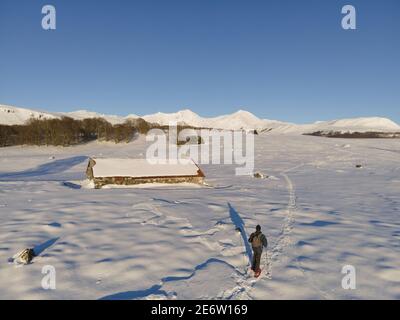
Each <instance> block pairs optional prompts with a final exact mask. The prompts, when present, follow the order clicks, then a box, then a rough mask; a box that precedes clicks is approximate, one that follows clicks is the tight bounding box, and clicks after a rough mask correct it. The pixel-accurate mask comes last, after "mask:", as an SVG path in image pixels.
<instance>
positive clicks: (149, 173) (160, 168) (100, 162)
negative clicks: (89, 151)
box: [93, 158, 203, 178]
mask: <svg viewBox="0 0 400 320" xmlns="http://www.w3.org/2000/svg"><path fill="white" fill-rule="evenodd" d="M93 160H94V161H95V162H96V164H95V165H94V166H93V176H94V177H137V178H144V177H146V178H147V177H177V176H198V175H203V173H202V172H201V170H200V168H199V167H198V166H197V165H196V164H195V163H194V162H193V161H191V160H190V161H188V163H185V164H180V163H178V164H169V163H167V164H151V163H150V162H148V161H147V160H146V159H116V158H112V159H111V158H107V159H104V158H99V159H97V158H95V159H93Z"/></svg>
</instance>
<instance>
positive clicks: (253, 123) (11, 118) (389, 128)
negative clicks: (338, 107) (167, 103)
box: [0, 105, 400, 134]
mask: <svg viewBox="0 0 400 320" xmlns="http://www.w3.org/2000/svg"><path fill="white" fill-rule="evenodd" d="M62 116H68V117H71V118H74V119H85V118H97V117H100V118H104V119H106V120H107V121H109V122H110V123H112V124H118V123H123V122H124V121H126V120H128V119H135V118H139V116H137V115H135V114H131V115H128V116H126V117H122V116H115V115H105V114H99V113H96V112H91V111H85V110H80V111H75V112H68V113H54V112H42V111H34V110H30V109H23V108H17V107H12V106H6V105H0V124H4V125H14V124H23V123H25V122H26V121H27V120H29V119H30V118H36V119H54V118H60V117H62ZM142 118H143V119H144V120H146V121H148V122H151V123H157V124H160V125H168V124H170V123H171V122H175V123H178V124H186V125H189V126H193V127H198V128H215V129H225V130H240V129H243V130H249V129H257V130H259V131H264V132H268V133H269V134H304V133H313V132H317V131H322V132H331V131H336V132H356V131H357V132H368V131H375V132H400V126H399V125H398V124H397V123H395V122H393V121H392V120H390V119H387V118H379V117H367V118H354V119H341V120H333V121H318V122H315V123H312V124H301V125H299V124H293V123H287V122H281V121H276V120H267V119H260V118H258V117H256V116H255V115H253V114H252V113H250V112H247V111H243V110H240V111H238V112H235V113H233V114H229V115H223V116H219V117H214V118H204V117H201V116H199V115H198V114H196V113H194V112H193V111H191V110H188V109H186V110H182V111H179V112H176V113H160V112H159V113H155V114H151V115H145V116H143V117H142Z"/></svg>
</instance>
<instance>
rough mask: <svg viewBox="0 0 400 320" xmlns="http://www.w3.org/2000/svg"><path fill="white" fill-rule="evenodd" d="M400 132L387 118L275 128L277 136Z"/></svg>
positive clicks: (396, 125) (323, 122)
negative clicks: (318, 133) (321, 133)
mask: <svg viewBox="0 0 400 320" xmlns="http://www.w3.org/2000/svg"><path fill="white" fill-rule="evenodd" d="M318 131H320V132H400V126H399V125H398V124H397V123H395V122H393V121H392V120H390V119H387V118H380V117H367V118H353V119H341V120H332V121H318V122H315V123H312V124H302V125H298V124H286V125H281V126H279V127H277V128H274V129H273V130H272V131H271V133H275V134H278V133H280V134H304V133H313V132H318Z"/></svg>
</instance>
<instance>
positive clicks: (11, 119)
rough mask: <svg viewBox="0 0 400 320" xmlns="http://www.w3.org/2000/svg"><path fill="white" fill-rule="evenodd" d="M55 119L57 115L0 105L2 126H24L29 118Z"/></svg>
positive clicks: (0, 122)
mask: <svg viewBox="0 0 400 320" xmlns="http://www.w3.org/2000/svg"><path fill="white" fill-rule="evenodd" d="M57 117H58V116H57V115H54V114H52V113H49V112H41V111H34V110H29V109H23V108H16V107H11V106H5V105H1V104H0V124H3V125H15V124H24V123H25V122H26V121H27V120H29V119H31V118H34V119H54V118H57Z"/></svg>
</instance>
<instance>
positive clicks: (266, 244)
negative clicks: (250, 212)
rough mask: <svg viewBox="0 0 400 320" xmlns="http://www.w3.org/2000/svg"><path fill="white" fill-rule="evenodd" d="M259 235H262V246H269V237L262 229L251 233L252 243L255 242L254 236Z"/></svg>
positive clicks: (250, 239) (250, 240)
mask: <svg viewBox="0 0 400 320" xmlns="http://www.w3.org/2000/svg"><path fill="white" fill-rule="evenodd" d="M258 235H261V243H262V246H263V247H265V248H266V247H268V241H267V238H266V237H265V235H264V234H263V233H262V232H261V231H256V232H253V233H252V234H251V235H250V238H249V242H250V243H251V244H252V243H253V239H254V237H255V236H258Z"/></svg>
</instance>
